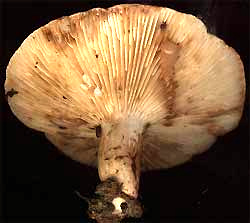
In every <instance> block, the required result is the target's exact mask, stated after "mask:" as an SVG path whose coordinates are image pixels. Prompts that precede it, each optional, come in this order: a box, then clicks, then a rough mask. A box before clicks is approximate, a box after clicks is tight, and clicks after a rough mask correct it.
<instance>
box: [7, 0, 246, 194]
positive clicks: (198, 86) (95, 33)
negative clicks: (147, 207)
mask: <svg viewBox="0 0 250 223" xmlns="http://www.w3.org/2000/svg"><path fill="white" fill-rule="evenodd" d="M5 91H6V94H7V95H8V103H9V105H10V108H11V110H12V112H13V113H14V114H15V115H16V116H17V117H18V119H19V120H20V121H22V122H23V123H24V124H25V125H27V126H28V127H30V128H33V129H36V130H38V131H42V132H44V133H45V134H46V136H47V138H48V139H49V140H50V141H51V142H52V143H53V144H54V145H55V146H56V147H57V148H58V149H59V150H61V151H62V152H64V153H65V154H66V155H68V156H70V157H71V158H72V159H74V160H77V161H79V162H81V163H83V164H86V165H90V166H97V165H98V167H99V175H100V178H101V180H105V179H107V178H109V177H111V176H116V177H117V178H118V180H119V181H120V182H121V183H123V192H125V193H126V194H129V195H130V196H132V197H135V198H136V197H137V193H138V185H139V176H140V165H141V169H142V170H152V169H161V168H169V167H173V166H175V165H178V164H181V163H184V162H186V161H188V160H190V159H191V158H192V156H194V155H196V154H200V153H202V152H204V151H206V150H207V149H208V148H209V147H210V146H211V145H212V144H213V143H214V142H215V141H216V138H217V137H218V136H222V135H224V134H226V133H227V132H229V131H231V130H232V129H234V128H236V127H237V125H238V123H239V120H240V118H241V114H242V109H243V103H244V97H245V79H244V68H243V65H242V62H241V59H240V57H239V55H238V54H237V53H236V52H235V51H234V49H232V48H231V47H229V46H227V45H226V44H225V43H224V42H223V41H222V40H221V39H219V38H217V37H216V36H214V35H212V34H209V33H208V32H207V30H206V27H205V25H204V24H203V23H202V22H201V21H200V20H199V19H197V18H196V17H195V16H192V15H188V14H184V13H180V12H177V11H175V10H172V9H169V8H161V7H153V6H144V5H129V4H128V5H118V6H114V7H111V8H108V9H101V8H96V9H92V10H89V11H87V12H83V13H77V14H74V15H71V16H67V17H63V18H60V19H57V20H54V21H52V22H50V23H48V24H47V25H45V26H43V27H41V28H39V29H38V30H36V31H34V32H33V33H32V34H30V35H29V36H28V37H27V38H26V39H25V41H24V42H23V43H22V45H21V46H20V47H19V49H18V50H17V51H16V52H15V54H14V55H13V57H12V58H11V60H10V62H9V65H8V67H7V78H6V82H5ZM97 126H100V127H101V131H102V132H101V137H99V138H98V137H97V136H96V127H97Z"/></svg>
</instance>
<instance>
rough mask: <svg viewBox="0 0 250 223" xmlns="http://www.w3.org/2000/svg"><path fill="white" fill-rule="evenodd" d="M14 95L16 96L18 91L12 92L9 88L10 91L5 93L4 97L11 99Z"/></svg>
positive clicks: (12, 89)
mask: <svg viewBox="0 0 250 223" xmlns="http://www.w3.org/2000/svg"><path fill="white" fill-rule="evenodd" d="M15 94H18V91H16V90H14V88H11V90H10V91H8V92H7V93H6V96H9V97H11V98H12V97H13V96H14V95H15Z"/></svg>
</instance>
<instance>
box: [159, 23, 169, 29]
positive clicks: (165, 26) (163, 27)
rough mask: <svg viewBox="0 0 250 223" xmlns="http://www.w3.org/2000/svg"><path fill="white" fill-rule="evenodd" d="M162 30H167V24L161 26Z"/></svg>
mask: <svg viewBox="0 0 250 223" xmlns="http://www.w3.org/2000/svg"><path fill="white" fill-rule="evenodd" d="M160 29H161V30H165V29H167V23H166V22H162V23H161V25H160Z"/></svg>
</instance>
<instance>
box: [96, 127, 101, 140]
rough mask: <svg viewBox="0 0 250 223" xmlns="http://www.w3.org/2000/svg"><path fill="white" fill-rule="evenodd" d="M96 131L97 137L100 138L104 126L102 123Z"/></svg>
mask: <svg viewBox="0 0 250 223" xmlns="http://www.w3.org/2000/svg"><path fill="white" fill-rule="evenodd" d="M95 133H96V137H97V138H99V137H101V135H102V127H101V126H100V125H98V126H97V127H96V128H95Z"/></svg>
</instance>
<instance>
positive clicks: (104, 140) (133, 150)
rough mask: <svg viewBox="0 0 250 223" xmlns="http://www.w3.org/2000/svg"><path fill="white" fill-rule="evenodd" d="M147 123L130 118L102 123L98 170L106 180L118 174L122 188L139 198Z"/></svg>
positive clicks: (102, 178) (117, 177)
mask: <svg viewBox="0 0 250 223" xmlns="http://www.w3.org/2000/svg"><path fill="white" fill-rule="evenodd" d="M142 132H143V124H142V123H140V122H138V120H133V119H127V120H123V121H120V122H119V123H105V124H103V125H102V136H101V141H100V147H99V153H98V172H99V176H100V179H101V180H102V181H105V180H107V179H108V178H111V177H115V178H116V179H117V181H118V182H119V183H121V185H122V192H124V193H125V194H127V195H129V196H130V197H133V198H137V196H138V188H139V179H140V158H141V151H142Z"/></svg>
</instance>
